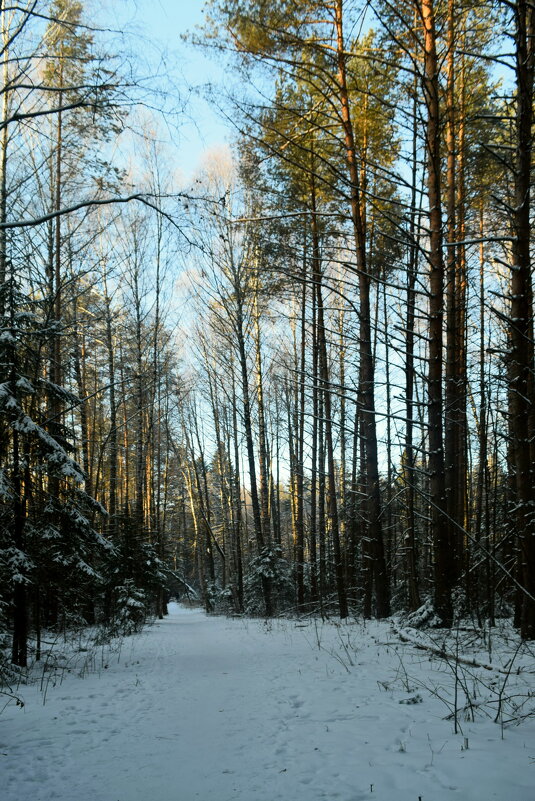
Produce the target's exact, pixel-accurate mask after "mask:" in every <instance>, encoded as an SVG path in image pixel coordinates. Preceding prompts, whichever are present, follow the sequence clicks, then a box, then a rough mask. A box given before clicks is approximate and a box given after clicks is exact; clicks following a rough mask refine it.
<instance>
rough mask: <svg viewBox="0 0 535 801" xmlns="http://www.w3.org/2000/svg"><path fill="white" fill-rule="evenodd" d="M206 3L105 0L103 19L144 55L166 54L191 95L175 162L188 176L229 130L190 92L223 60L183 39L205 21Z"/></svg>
mask: <svg viewBox="0 0 535 801" xmlns="http://www.w3.org/2000/svg"><path fill="white" fill-rule="evenodd" d="M203 6H204V0H101V9H102V17H103V22H104V24H106V25H110V27H113V28H115V29H118V30H121V31H126V32H127V33H128V34H129V37H128V38H129V40H130V47H132V43H133V46H134V48H137V47H139V56H140V58H141V59H143V60H146V61H149V62H150V63H151V64H153V65H159V62H160V60H161V56H162V54H163V56H164V59H165V65H166V66H165V69H166V70H167V71H168V72H169V73H170V76H171V78H172V80H173V82H174V83H176V85H177V86H178V88H179V90H180V91H181V92H182V93H183V96H184V97H187V98H188V100H187V112H186V114H185V115H184V116H183V117H182V118H181V121H180V127H179V141H178V147H177V149H176V158H177V164H176V165H175V166H177V167H178V168H179V169H180V170H181V171H182V172H183V173H184V174H185V176H189V175H191V174H192V173H193V172H194V171H195V168H196V166H197V165H198V163H199V161H200V160H201V159H202V156H203V153H204V152H205V151H206V150H207V149H211V148H213V147H217V146H219V145H221V144H223V143H224V142H225V141H226V140H227V139H228V137H229V135H230V133H231V132H230V129H229V127H228V126H226V125H225V124H224V123H223V122H222V121H221V120H220V119H219V118H218V116H217V115H216V114H215V113H214V112H213V111H212V110H211V108H210V106H209V104H208V103H207V101H206V100H204V99H202V98H201V97H200V96H198V93H195V92H194V93H193V94H192V93H191V90H192V89H195V88H200V87H202V85H203V84H206V83H210V82H214V81H217V80H218V79H220V78H221V65H220V64H219V63H216V62H215V61H212V60H211V59H209V58H208V57H207V56H206V55H205V54H204V53H203V52H201V50H200V49H199V48H196V47H193V46H192V45H191V44H189V43H187V42H184V41H183V39H182V38H181V37H182V36H183V34H185V33H187V32H188V31H192V30H193V29H194V27H195V26H196V25H198V24H200V23H201V22H202V19H203V13H202V9H203ZM99 16H100V14H99ZM99 21H100V20H99ZM159 71H160V72H161V67H159ZM194 120H195V122H194Z"/></svg>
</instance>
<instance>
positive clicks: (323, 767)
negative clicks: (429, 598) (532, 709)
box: [0, 604, 535, 801]
mask: <svg viewBox="0 0 535 801" xmlns="http://www.w3.org/2000/svg"><path fill="white" fill-rule="evenodd" d="M170 613H171V614H170V615H169V617H168V618H166V619H165V620H163V621H159V622H157V623H156V624H154V625H153V626H151V627H150V628H148V629H146V630H145V631H144V632H143V633H142V634H140V635H139V636H136V637H132V638H126V639H125V641H124V643H123V646H122V649H121V652H120V654H117V653H116V654H110V655H109V661H108V662H105V663H104V664H105V665H106V667H104V666H102V669H101V670H100V671H99V672H98V673H93V674H90V675H87V676H86V678H85V679H83V680H81V679H80V678H79V677H78V676H75V675H67V676H65V678H64V680H63V681H62V683H61V685H58V686H56V687H54V688H53V687H49V689H48V693H47V699H46V704H45V705H44V706H43V704H42V696H41V695H40V694H39V691H38V689H37V688H36V687H28V688H25V689H24V696H25V701H26V706H25V708H24V709H23V710H22V711H21V710H19V709H16V708H15V707H9V708H8V709H7V710H5V712H4V713H3V715H2V717H0V752H1V755H0V787H1V788H2V790H1V791H0V797H1V798H2V801H320V799H324V800H325V801H327V800H328V801H335V800H337V801H364V800H365V799H366V801H418V799H419V797H421V799H422V801H446V800H447V801H455V800H456V799H458V801H483V800H485V801H487V799H500V801H506V800H507V799H511V801H533V798H534V797H535V793H534V791H533V789H532V785H535V782H534V781H533V779H535V767H533V766H532V765H531V766H530V756H531V757H533V755H534V754H535V747H533V746H532V748H531V751H529V750H527V748H526V741H527V742H529V739H530V734H531V735H532V734H533V727H532V728H531V729H530V730H529V731H527V730H522V729H513V730H511V731H507V733H506V739H505V741H501V740H500V730H499V727H497V726H496V725H494V724H492V723H490V724H489V723H488V722H484V723H482V724H463V725H464V726H465V730H464V734H465V735H469V737H470V750H468V751H462V750H461V744H462V743H463V737H462V736H461V735H457V736H455V735H453V734H452V731H451V723H449V722H445V721H444V720H442V717H443V716H444V714H445V711H446V710H445V708H444V706H443V704H442V703H441V702H440V701H439V700H437V699H436V698H434V697H433V696H432V695H430V694H429V693H427V694H426V693H425V692H424V691H421V692H420V694H419V695H418V694H416V693H415V692H414V691H413V688H411V690H410V691H409V692H407V691H406V688H404V687H403V686H402V683H401V682H398V681H395V677H396V673H398V674H399V666H400V661H399V658H398V653H399V651H398V650H396V648H392V647H390V646H388V647H385V645H381V644H380V641H382V642H383V643H384V642H385V641H386V640H387V639H388V637H389V629H388V625H387V624H372V625H370V626H368V627H366V628H364V627H363V626H361V625H357V624H353V625H351V624H349V625H343V626H336V625H334V624H325V625H322V624H319V628H316V626H315V625H314V624H313V623H309V624H308V625H299V624H296V623H295V622H293V621H274V622H273V623H269V624H265V623H263V622H262V621H256V620H254V621H253V620H240V619H226V618H224V617H207V616H206V615H205V614H204V613H203V612H201V611H198V610H188V609H184V608H182V607H180V606H178V605H176V604H172V605H171V607H170ZM318 640H319V643H320V645H321V648H318ZM400 647H401V648H405V649H406V650H405V655H404V662H405V664H406V667H407V669H408V671H409V673H410V674H415V671H420V674H419V675H420V678H421V680H422V681H423V682H428V683H429V684H431V683H432V682H434V684H433V686H437V685H436V682H437V676H436V675H434V674H433V675H431V670H432V668H430V667H425V665H424V667H422V657H421V654H417V653H415V652H414V651H412V650H411V649H410V647H408V646H400ZM350 658H351V662H353V664H350V661H349V660H350ZM433 670H435V671H436V667H435V668H433ZM422 671H424V672H423V673H422ZM426 671H427V672H426ZM442 678H443V679H445V678H446V677H445V676H444V675H443V677H442ZM438 679H440V676H438ZM381 682H382V684H381ZM416 697H418V698H421V699H422V700H421V701H418V702H415V703H406V702H407V700H410V699H411V698H413V699H414V698H416ZM531 742H533V741H531ZM528 749H529V746H528Z"/></svg>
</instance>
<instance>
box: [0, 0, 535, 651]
mask: <svg viewBox="0 0 535 801" xmlns="http://www.w3.org/2000/svg"><path fill="white" fill-rule="evenodd" d="M38 7H39V11H38V10H37V8H38ZM0 11H1V19H2V24H3V28H2V47H3V49H2V75H3V95H2V107H1V123H0V317H1V330H0V371H1V375H0V379H1V380H0V495H1V497H2V506H1V509H0V524H1V531H0V547H1V556H0V577H1V579H2V587H3V589H2V594H1V606H0V621H1V626H2V631H3V632H4V633H5V634H6V636H7V635H9V637H10V638H11V645H12V648H11V658H12V660H13V661H14V663H15V664H17V665H21V666H23V665H24V664H25V663H26V661H27V659H28V654H29V653H30V654H31V656H32V658H34V657H35V658H39V656H40V637H41V633H40V632H41V629H42V627H43V626H56V627H60V626H63V627H67V626H68V625H71V624H73V623H74V622H76V621H78V622H79V623H80V624H86V623H88V622H91V623H93V622H97V623H104V624H105V625H107V626H108V627H109V628H110V629H112V630H114V631H118V630H119V629H121V628H122V629H123V630H128V629H131V628H135V627H136V626H138V625H139V624H140V623H141V621H142V620H143V618H144V616H145V614H148V613H150V612H152V613H154V614H157V615H159V616H163V615H164V614H165V606H166V598H167V597H168V593H169V592H170V591H171V590H173V591H174V592H178V593H181V592H188V593H190V594H191V593H192V592H193V593H196V594H198V596H199V597H200V598H201V599H202V601H203V603H204V605H205V608H206V609H207V610H208V611H213V610H219V609H224V610H227V611H232V612H234V613H242V612H249V613H254V614H264V615H266V616H270V615H273V614H276V613H279V612H281V611H285V610H297V611H298V612H299V613H306V612H307V611H309V610H312V611H316V610H318V611H320V612H321V613H330V612H331V611H333V610H336V612H337V613H338V614H339V615H340V616H341V617H346V616H348V615H349V614H352V613H355V612H359V613H362V614H363V615H364V616H365V617H370V616H372V615H374V616H377V617H384V616H387V615H389V614H390V612H391V611H392V610H400V609H404V610H407V611H412V612H414V611H416V610H417V609H420V616H425V615H427V616H428V618H429V619H430V620H432V619H435V620H436V619H440V621H441V622H442V624H444V625H447V626H449V625H452V623H453V622H454V620H456V619H458V618H459V617H460V616H461V615H473V616H474V617H475V619H476V620H478V621H481V620H482V619H483V618H485V617H488V618H489V620H490V621H491V622H492V621H493V620H494V618H495V616H496V615H497V614H506V613H508V612H510V611H512V612H514V614H515V620H516V623H517V625H518V626H519V628H520V631H521V634H522V636H523V637H524V638H525V639H533V637H534V632H535V623H534V621H535V602H534V598H535V585H534V584H533V575H535V570H534V560H535V551H534V547H533V543H534V542H535V539H534V537H535V534H534V532H533V515H532V512H531V509H532V507H533V503H534V500H535V499H534V498H533V492H534V475H533V466H532V465H533V463H534V457H535V453H534V452H532V451H533V447H534V446H533V441H534V431H533V427H534V420H535V417H534V414H535V412H534V408H533V404H534V397H533V394H534V382H533V369H534V364H533V362H534V350H533V290H532V268H531V258H532V253H531V250H532V244H531V233H530V227H531V221H532V210H531V202H530V197H531V194H530V193H531V163H532V125H533V104H532V94H533V92H532V90H533V69H534V61H533V48H532V39H533V31H532V28H533V12H532V9H531V8H530V6H529V4H527V3H524V2H521V1H520V0H518V2H515V3H508V4H496V3H490V2H489V3H484V4H468V5H466V4H465V5H463V6H462V7H461V6H460V5H459V4H457V3H456V2H455V0H450V1H449V2H448V3H436V2H434V1H433V0H414V2H410V3H409V2H407V3H402V4H401V5H400V4H397V5H396V6H395V7H394V6H392V5H391V4H390V3H388V2H382V0H377V2H375V3H372V4H367V5H366V6H365V7H364V6H363V7H361V6H360V5H359V4H358V3H357V2H353V0H345V2H342V0H335V2H332V3H327V2H323V0H299V2H297V3H296V2H292V3H287V2H286V1H285V0H283V1H282V2H279V3H275V4H274V3H264V2H255V3H250V2H248V0H231V2H226V3H219V2H217V0H214V2H212V3H211V4H209V7H208V12H207V22H206V30H205V34H206V37H205V39H206V40H207V41H208V42H209V43H210V44H213V45H215V46H216V47H218V48H220V49H221V50H223V51H228V52H229V53H230V54H231V57H232V59H233V60H234V63H235V64H236V66H237V67H238V68H240V69H242V75H243V81H242V82H241V85H240V94H239V96H238V97H229V98H227V99H226V100H225V99H223V100H222V101H221V102H227V101H228V103H229V106H230V109H227V111H228V113H229V114H231V115H232V114H233V115H234V119H235V123H236V128H237V132H238V142H237V148H236V156H235V158H234V161H233V163H232V164H228V165H227V166H226V167H223V166H222V165H221V164H218V163H217V159H216V158H215V157H214V156H213V155H212V156H211V159H210V161H209V162H208V164H207V167H206V169H205V171H204V173H202V174H199V175H198V176H197V177H196V179H195V180H194V182H193V185H192V187H191V188H190V190H189V191H188V192H185V191H182V193H181V198H182V201H181V205H180V206H179V205H178V204H177V203H175V204H174V205H172V204H173V202H174V201H173V200H171V199H170V198H171V196H172V195H173V193H174V191H176V188H175V187H173V185H172V182H170V181H168V180H167V179H166V178H164V176H165V164H164V159H165V153H163V154H162V153H158V149H157V148H156V146H155V145H150V144H144V145H143V155H142V160H143V163H144V165H145V166H146V168H147V175H145V176H144V178H143V180H144V186H145V187H146V192H147V193H148V194H150V195H151V196H152V197H154V198H158V197H159V198H160V200H159V201H158V202H160V203H162V204H163V203H164V201H165V203H166V204H167V205H166V206H165V209H163V210H162V213H161V214H159V215H158V214H155V213H153V211H152V210H150V209H148V208H147V207H142V208H140V207H136V208H133V207H131V206H128V205H122V206H121V207H118V206H117V207H116V206H113V204H111V203H108V201H110V200H113V198H114V197H115V198H117V199H119V200H123V199H124V197H122V195H127V194H128V192H127V191H126V189H125V188H126V182H127V178H126V175H127V164H126V163H122V162H121V163H120V164H113V163H111V158H110V157H109V152H108V150H109V147H108V145H109V142H110V139H111V138H112V137H113V136H119V135H121V131H122V129H123V123H124V122H125V120H126V119H127V116H126V110H125V107H124V104H123V100H124V99H125V98H126V96H127V92H126V89H125V87H124V83H122V82H121V80H120V76H119V75H118V74H116V70H115V69H114V67H113V66H112V60H111V59H110V57H107V56H102V55H99V56H97V50H98V47H97V45H98V38H99V35H98V31H95V30H93V29H89V28H88V27H86V26H85V23H84V12H83V7H82V5H81V4H80V3H77V2H74V0H54V2H53V3H52V4H51V5H50V6H48V5H46V4H44V3H43V4H42V5H39V4H38V6H35V5H34V4H30V5H28V6H27V7H26V6H24V7H23V6H21V7H20V8H17V9H16V10H14V11H13V10H9V9H7V8H5V7H4V6H2V7H1V9H0ZM511 31H513V32H514V38H513V40H512V41H513V43H514V48H513V50H508V49H507V47H505V43H506V41H507V37H508V35H509V33H510V32H511ZM502 51H503V52H502ZM494 64H499V65H500V67H501V69H502V71H503V70H509V75H510V77H508V78H506V80H505V82H504V83H503V86H500V83H499V81H498V75H497V74H495V71H494V66H493V65H494ZM229 68H230V64H229ZM257 70H258V71H257ZM252 75H254V76H255V81H251V82H248V80H247V76H252ZM257 77H258V81H256V78H257ZM258 87H260V91H259V89H258ZM145 127H146V126H145ZM123 135H124V134H123ZM147 138H148V137H146V136H145V139H147ZM141 139H143V137H141ZM128 148H132V149H133V146H132V144H131V143H129V144H128ZM130 180H131V177H130V176H129V177H128V181H130ZM129 191H130V190H129ZM101 201H102V203H103V204H102V205H101V206H97V208H91V203H97V204H98V203H100V202H101ZM155 203H156V201H155ZM119 208H120V211H119ZM69 209H70V211H69ZM184 232H186V234H187V235H186V237H184V236H183V235H182V234H183V233H184ZM179 265H180V267H181V269H183V270H184V274H183V275H182V276H181V278H180V282H181V285H182V286H184V285H185V284H186V283H187V282H188V281H189V288H188V290H187V291H188V292H189V293H190V302H188V304H186V305H185V306H184V308H183V310H182V314H183V318H182V319H181V320H180V319H179V315H178V313H177V303H176V293H175V290H174V288H173V287H174V286H175V285H176V283H177V272H178V270H177V268H178V266H179ZM182 343H184V347H180V345H181V344H182ZM422 604H425V606H424V610H422V609H421V607H422ZM433 615H435V616H436V617H433ZM29 644H30V646H29Z"/></svg>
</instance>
